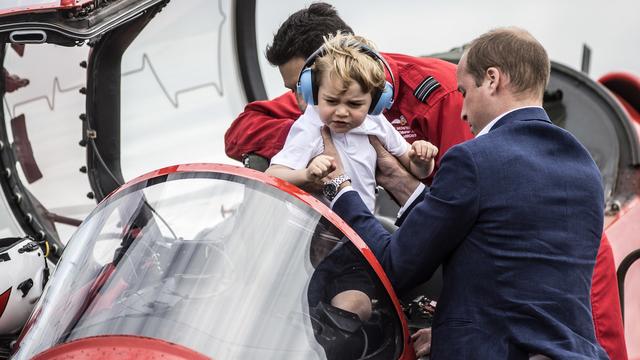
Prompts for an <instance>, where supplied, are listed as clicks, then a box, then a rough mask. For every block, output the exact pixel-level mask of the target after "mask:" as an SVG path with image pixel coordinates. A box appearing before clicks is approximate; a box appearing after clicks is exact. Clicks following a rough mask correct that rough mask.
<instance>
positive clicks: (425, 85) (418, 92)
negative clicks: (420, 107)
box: [413, 76, 440, 103]
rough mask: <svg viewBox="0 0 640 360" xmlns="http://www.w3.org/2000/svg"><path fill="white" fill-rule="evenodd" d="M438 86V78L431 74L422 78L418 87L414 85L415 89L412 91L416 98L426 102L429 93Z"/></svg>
mask: <svg viewBox="0 0 640 360" xmlns="http://www.w3.org/2000/svg"><path fill="white" fill-rule="evenodd" d="M439 87H440V83H439V82H438V80H436V79H434V78H433V76H428V77H427V78H426V79H424V80H422V82H421V83H420V85H418V87H416V89H415V90H414V91H413V95H414V96H415V97H416V98H417V99H418V100H420V101H422V102H423V103H426V102H427V99H428V98H429V95H431V94H432V93H433V92H434V91H435V90H436V89H437V88H439Z"/></svg>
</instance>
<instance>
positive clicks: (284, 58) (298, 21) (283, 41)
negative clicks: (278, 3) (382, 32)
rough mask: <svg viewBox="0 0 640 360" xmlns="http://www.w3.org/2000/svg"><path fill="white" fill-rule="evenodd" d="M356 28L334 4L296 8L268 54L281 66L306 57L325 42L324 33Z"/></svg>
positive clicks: (343, 31) (344, 31)
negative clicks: (346, 20) (344, 18)
mask: <svg viewBox="0 0 640 360" xmlns="http://www.w3.org/2000/svg"><path fill="white" fill-rule="evenodd" d="M338 31H341V32H342V33H349V34H353V30H352V29H351V27H349V25H347V24H346V23H345V22H344V21H343V20H342V19H341V18H340V16H338V11H337V10H336V9H335V8H334V7H333V5H331V4H327V3H322V2H319V3H314V4H311V5H309V7H308V8H306V9H302V10H299V11H296V12H295V13H293V14H291V16H289V18H287V20H285V22H284V23H282V25H280V28H279V29H278V32H277V33H276V34H275V35H274V36H273V43H272V44H271V45H267V49H266V56H267V60H269V62H270V63H271V65H274V66H279V65H282V64H284V63H287V62H289V60H291V59H293V58H294V57H302V58H304V59H306V58H307V57H309V55H311V54H312V53H313V52H314V51H316V50H317V49H318V48H319V47H320V46H322V44H323V43H324V40H323V36H326V35H335V34H336V33H337V32H338Z"/></svg>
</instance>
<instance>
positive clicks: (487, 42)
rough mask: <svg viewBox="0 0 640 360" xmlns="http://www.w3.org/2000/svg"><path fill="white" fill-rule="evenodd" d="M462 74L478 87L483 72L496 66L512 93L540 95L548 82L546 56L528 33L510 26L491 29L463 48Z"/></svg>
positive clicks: (543, 50) (548, 66)
mask: <svg viewBox="0 0 640 360" xmlns="http://www.w3.org/2000/svg"><path fill="white" fill-rule="evenodd" d="M466 55H467V66H466V71H467V72H468V73H469V74H471V76H472V77H473V79H474V80H475V82H476V85H478V86H480V85H481V84H482V81H483V79H484V76H485V71H486V70H487V69H488V68H490V67H496V68H498V69H500V71H502V72H503V73H505V74H507V76H508V77H509V80H510V82H511V86H512V89H513V91H514V93H515V94H523V95H534V96H540V97H541V98H542V95H543V94H544V89H545V88H546V87H547V83H548V81H549V69H550V67H551V66H550V63H549V57H548V56H547V52H546V51H545V49H544V47H542V45H541V44H540V43H539V42H538V40H536V39H535V38H534V37H533V36H532V35H531V34H530V33H529V32H527V31H526V30H523V29H519V28H515V27H510V28H500V29H495V30H492V31H490V32H488V33H486V34H484V35H482V36H480V37H479V38H477V39H475V40H473V42H471V44H470V45H469V47H468V49H467V54H466Z"/></svg>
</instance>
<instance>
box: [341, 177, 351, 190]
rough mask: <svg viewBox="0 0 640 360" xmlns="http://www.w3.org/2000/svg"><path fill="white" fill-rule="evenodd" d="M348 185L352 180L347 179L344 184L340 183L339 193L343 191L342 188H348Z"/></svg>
mask: <svg viewBox="0 0 640 360" xmlns="http://www.w3.org/2000/svg"><path fill="white" fill-rule="evenodd" d="M347 186H351V180H347V181H345V182H343V183H342V184H340V186H338V193H339V192H340V191H342V189H344V188H346V187H347Z"/></svg>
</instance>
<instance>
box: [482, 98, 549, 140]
mask: <svg viewBox="0 0 640 360" xmlns="http://www.w3.org/2000/svg"><path fill="white" fill-rule="evenodd" d="M527 108H540V109H541V107H540V106H523V107H519V108H515V109H511V110H509V111H507V112H504V113H502V114H500V115H498V117H497V118H495V119H493V120H491V122H490V123H488V124H487V126H485V127H484V128H482V130H480V132H479V133H478V135H476V137H480V136H482V135H484V134H486V133H488V132H489V131H490V130H491V128H493V126H494V125H495V124H496V123H497V122H498V120H500V119H502V118H503V117H505V115H507V114H509V113H512V112H514V111H517V110H521V109H527Z"/></svg>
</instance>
